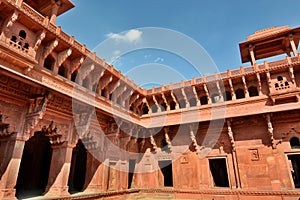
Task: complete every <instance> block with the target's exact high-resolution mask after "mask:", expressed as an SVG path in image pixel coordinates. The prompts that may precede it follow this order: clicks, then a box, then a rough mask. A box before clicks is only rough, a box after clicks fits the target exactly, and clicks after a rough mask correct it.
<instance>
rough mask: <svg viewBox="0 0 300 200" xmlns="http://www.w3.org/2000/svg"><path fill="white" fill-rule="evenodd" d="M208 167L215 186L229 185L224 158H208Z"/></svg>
mask: <svg viewBox="0 0 300 200" xmlns="http://www.w3.org/2000/svg"><path fill="white" fill-rule="evenodd" d="M209 168H210V172H211V175H212V177H213V180H214V185H215V186H216V187H229V181H228V173H227V165H226V159H225V158H216V159H209Z"/></svg>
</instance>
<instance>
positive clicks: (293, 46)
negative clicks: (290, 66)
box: [289, 34, 298, 56]
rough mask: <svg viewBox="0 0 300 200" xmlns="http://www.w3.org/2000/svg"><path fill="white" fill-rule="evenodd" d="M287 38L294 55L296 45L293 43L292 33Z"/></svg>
mask: <svg viewBox="0 0 300 200" xmlns="http://www.w3.org/2000/svg"><path fill="white" fill-rule="evenodd" d="M289 40H290V44H291V47H292V50H293V54H294V56H298V51H297V47H296V45H295V41H294V37H293V35H292V34H290V35H289Z"/></svg>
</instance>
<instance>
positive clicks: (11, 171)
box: [0, 138, 25, 200]
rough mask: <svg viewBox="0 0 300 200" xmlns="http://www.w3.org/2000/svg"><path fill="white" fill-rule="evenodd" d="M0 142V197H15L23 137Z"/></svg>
mask: <svg viewBox="0 0 300 200" xmlns="http://www.w3.org/2000/svg"><path fill="white" fill-rule="evenodd" d="M0 143H1V145H0V151H1V153H0V159H1V160H0V163H1V165H0V199H9V200H11V199H16V197H15V193H16V190H15V189H14V187H15V186H16V184H17V178H18V173H19V169H20V164H21V159H22V154H23V149H24V146H25V139H20V138H8V139H7V140H5V141H4V140H2V141H0ZM1 154H3V156H2V155H1Z"/></svg>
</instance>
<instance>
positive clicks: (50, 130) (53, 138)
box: [41, 121, 65, 145]
mask: <svg viewBox="0 0 300 200" xmlns="http://www.w3.org/2000/svg"><path fill="white" fill-rule="evenodd" d="M41 132H42V133H43V134H45V136H46V137H48V138H49V140H50V143H51V144H52V145H59V144H63V143H64V142H65V140H64V139H62V134H61V133H58V131H57V127H56V126H55V127H54V123H53V121H51V123H50V124H49V126H48V127H46V126H43V128H42V130H41Z"/></svg>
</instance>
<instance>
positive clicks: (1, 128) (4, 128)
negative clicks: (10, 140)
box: [0, 111, 13, 137]
mask: <svg viewBox="0 0 300 200" xmlns="http://www.w3.org/2000/svg"><path fill="white" fill-rule="evenodd" d="M12 134H13V132H11V131H9V124H8V123H4V122H3V114H2V112H1V111H0V137H7V136H10V135H12Z"/></svg>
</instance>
